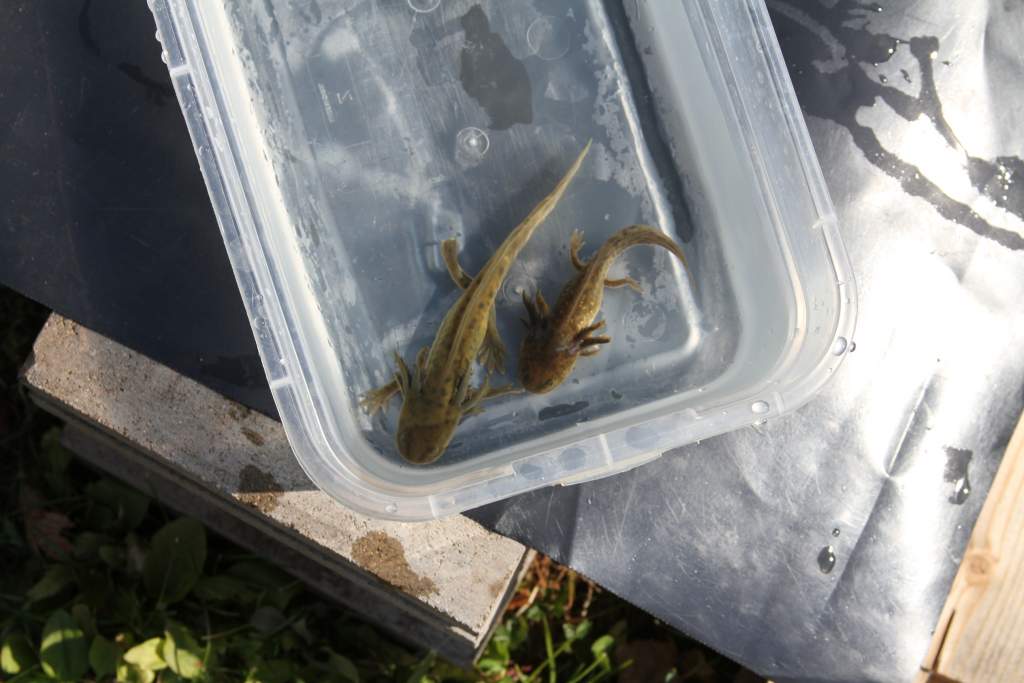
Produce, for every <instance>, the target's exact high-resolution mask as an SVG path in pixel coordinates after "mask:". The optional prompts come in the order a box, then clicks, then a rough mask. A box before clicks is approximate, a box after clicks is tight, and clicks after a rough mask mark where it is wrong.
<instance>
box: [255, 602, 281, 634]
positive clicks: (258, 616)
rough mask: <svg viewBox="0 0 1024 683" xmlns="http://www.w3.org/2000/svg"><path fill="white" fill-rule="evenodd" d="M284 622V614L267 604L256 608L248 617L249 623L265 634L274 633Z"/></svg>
mask: <svg viewBox="0 0 1024 683" xmlns="http://www.w3.org/2000/svg"><path fill="white" fill-rule="evenodd" d="M284 624H285V616H284V614H282V613H281V610H279V609H277V608H276V607H271V606H269V605H264V606H263V607H259V608H257V609H256V611H255V612H253V613H252V617H251V618H250V619H249V625H250V626H252V627H253V628H254V629H256V630H257V631H258V632H259V633H261V634H263V635H265V636H268V635H270V634H271V633H274V632H275V631H277V630H278V629H280V628H281V627H282V626H284Z"/></svg>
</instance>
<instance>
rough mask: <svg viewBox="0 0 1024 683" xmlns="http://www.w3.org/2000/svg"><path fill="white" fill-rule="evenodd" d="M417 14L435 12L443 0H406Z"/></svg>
mask: <svg viewBox="0 0 1024 683" xmlns="http://www.w3.org/2000/svg"><path fill="white" fill-rule="evenodd" d="M406 1H407V2H408V3H409V7H411V8H412V9H413V10H414V11H416V12H424V13H425V12H433V11H434V10H436V9H437V8H438V6H439V5H440V4H441V0H406Z"/></svg>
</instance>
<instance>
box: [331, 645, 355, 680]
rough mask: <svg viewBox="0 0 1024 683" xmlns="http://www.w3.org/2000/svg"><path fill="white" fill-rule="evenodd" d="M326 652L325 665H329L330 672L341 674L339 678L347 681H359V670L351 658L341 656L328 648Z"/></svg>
mask: <svg viewBox="0 0 1024 683" xmlns="http://www.w3.org/2000/svg"><path fill="white" fill-rule="evenodd" d="M328 653H329V654H328V655H327V666H328V667H330V670H331V673H334V674H337V675H339V676H341V680H343V681H348V683H359V670H358V669H356V665H355V664H353V663H352V660H351V659H349V658H348V657H342V656H341V655H339V654H338V653H337V652H334V651H333V650H328Z"/></svg>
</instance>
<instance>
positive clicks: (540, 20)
mask: <svg viewBox="0 0 1024 683" xmlns="http://www.w3.org/2000/svg"><path fill="white" fill-rule="evenodd" d="M571 29H572V23H571V22H570V21H568V20H566V19H559V18H558V17H550V16H543V17H537V18H536V19H534V20H533V23H532V24H530V26H529V28H527V29H526V44H527V45H529V46H530V52H532V53H533V54H535V55H537V56H538V57H540V58H541V59H543V60H546V61H552V60H555V59H561V58H562V57H564V56H565V55H566V53H568V52H569V47H570V46H571V45H572V31H571Z"/></svg>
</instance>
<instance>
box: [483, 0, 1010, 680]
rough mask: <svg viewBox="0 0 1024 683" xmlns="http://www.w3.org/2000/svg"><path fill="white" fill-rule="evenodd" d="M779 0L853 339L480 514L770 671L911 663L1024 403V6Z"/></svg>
mask: <svg viewBox="0 0 1024 683" xmlns="http://www.w3.org/2000/svg"><path fill="white" fill-rule="evenodd" d="M769 8H770V9H771V11H772V16H773V20H774V22H775V25H776V30H777V32H778V34H779V38H780V43H781V44H782V48H783V52H784V54H785V56H786V59H787V64H788V65H789V67H790V72H791V75H792V77H793V81H794V85H795V87H796V89H797V93H798V95H799V97H800V100H801V103H802V105H803V107H804V111H805V114H806V115H807V121H808V126H809V128H810V130H811V134H812V137H813V139H814V143H815V147H816V150H817V152H818V155H819V158H820V159H821V162H822V166H823V168H824V171H825V174H826V178H827V180H828V183H829V187H830V189H831V192H832V196H833V199H834V200H835V202H836V205H837V208H838V211H839V215H840V219H841V222H842V226H843V230H844V237H845V240H846V244H847V245H848V247H849V249H850V252H851V256H852V259H853V263H854V266H855V269H856V273H857V277H858V288H859V293H860V319H859V323H858V330H857V335H856V338H855V340H854V341H855V344H856V346H855V347H854V348H851V349H849V350H848V351H847V352H848V353H849V354H850V355H849V357H848V358H847V359H846V362H845V363H844V365H843V366H842V368H841V370H840V371H839V372H838V374H837V376H836V377H835V378H834V381H832V382H831V383H830V384H829V385H828V387H827V388H826V389H825V391H824V393H823V394H822V395H821V396H820V397H819V398H817V399H815V400H814V401H812V402H811V403H809V404H808V405H807V406H805V407H804V408H802V409H801V410H799V411H798V412H797V413H796V414H794V415H792V416H789V417H785V418H781V419H779V420H777V421H773V422H769V423H765V424H753V425H751V427H750V428H749V429H746V430H743V431H742V432H739V433H735V434H732V435H728V436H724V437H721V438H717V439H714V440H711V441H707V442H705V443H701V444H698V445H693V446H688V447H685V448H681V449H679V450H677V451H674V452H672V453H670V454H668V455H667V456H666V457H664V458H662V459H661V460H659V461H657V462H655V463H653V464H650V465H646V466H644V467H641V468H639V469H637V470H634V471H632V472H629V473H627V474H623V475H620V476H616V477H613V478H610V479H605V480H601V481H596V482H591V483H587V484H582V485H578V486H573V487H566V488H556V489H548V490H542V491H537V492H535V493H532V494H529V495H526V496H522V497H520V498H517V499H515V500H512V501H508V502H505V503H501V504H496V505H492V506H490V507H488V508H484V509H481V510H478V511H475V512H473V513H471V514H472V516H474V517H475V518H477V519H478V520H480V521H483V522H484V523H485V524H487V525H489V526H492V527H493V528H495V529H497V530H498V531H499V532H501V533H504V534H507V535H510V536H512V537H514V538H516V539H519V540H521V541H523V542H524V543H526V544H528V545H531V546H533V547H535V548H537V549H539V550H541V551H543V552H546V553H548V554H550V555H552V556H554V557H555V558H556V559H558V560H560V561H562V562H566V563H568V564H570V565H572V566H573V567H574V568H576V569H578V570H579V571H581V572H583V573H584V574H586V575H588V576H590V577H592V578H593V579H595V580H597V581H598V582H599V583H601V584H602V585H604V586H605V587H607V588H608V589H609V590H611V591H613V592H615V593H617V594H619V595H621V596H623V597H625V598H626V599H628V600H630V601H631V602H634V603H636V604H637V605H639V606H641V607H643V608H644V609H647V610H649V611H650V612H652V613H653V614H655V615H657V616H658V617H660V618H662V619H664V620H665V621H667V622H669V623H671V624H673V625H675V626H677V627H678V628H679V629H681V630H682V631H684V632H686V633H688V634H690V635H692V636H694V637H696V638H698V639H700V640H702V641H704V642H705V643H707V644H708V645H710V646H712V647H714V648H715V649H717V650H719V651H721V652H723V653H725V654H727V655H729V656H730V657H733V658H734V659H736V660H738V661H740V662H742V663H743V664H745V665H747V666H749V667H751V668H752V669H754V670H756V671H758V672H759V673H761V674H763V675H766V676H770V677H771V678H773V679H774V680H776V681H811V680H815V681H816V680H827V681H861V680H878V681H890V680H892V681H895V680H908V679H910V678H911V677H912V676H913V675H914V673H915V672H916V671H917V670H918V667H919V665H920V663H921V660H922V658H923V656H924V654H925V650H926V648H927V645H928V643H929V641H930V639H931V635H932V630H933V628H934V627H935V624H936V620H937V618H938V615H939V611H940V610H941V608H942V605H943V602H944V600H945V597H946V593H947V591H948V589H949V585H950V583H951V581H952V579H953V576H954V574H955V572H956V569H957V566H958V563H959V561H960V558H961V555H962V552H963V549H964V547H965V545H966V543H967V539H968V537H969V534H970V530H971V526H972V525H973V523H974V520H975V519H976V517H977V515H978V512H979V511H980V508H981V505H982V503H983V501H984V496H985V494H986V492H987V491H988V488H989V486H990V484H991V481H992V478H993V476H994V474H995V471H996V469H997V467H998V465H999V460H1000V458H1001V457H1002V454H1003V451H1004V449H1005V446H1006V444H1007V442H1008V440H1009V437H1010V434H1011V432H1012V429H1013V427H1014V426H1015V424H1016V421H1017V418H1018V417H1019V415H1020V413H1021V409H1022V407H1024V393H1022V389H1024V354H1022V353H1021V352H1020V349H1021V347H1022V344H1024V237H1022V235H1024V161H1022V159H1021V156H1022V154H1024V125H1022V123H1024V43H1022V42H1021V40H1020V36H1021V35H1024V4H1022V3H1008V2H1003V1H1002V0H992V1H991V2H988V3H986V2H983V1H982V0H977V1H976V2H969V3H950V2H945V1H944V0H921V1H917V2H909V1H908V2H902V3H900V2H893V3H889V4H885V5H884V6H879V5H875V4H868V3H860V2H851V1H847V0H841V1H838V2H836V1H831V2H830V1H826V0H821V1H820V2H797V1H795V0H794V1H792V2H789V1H783V0H772V1H771V2H770V3H769Z"/></svg>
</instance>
